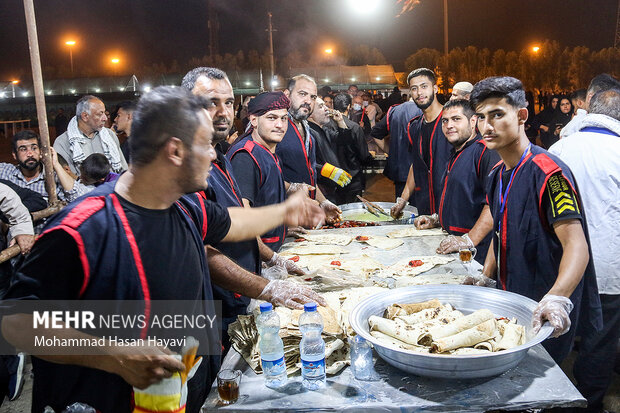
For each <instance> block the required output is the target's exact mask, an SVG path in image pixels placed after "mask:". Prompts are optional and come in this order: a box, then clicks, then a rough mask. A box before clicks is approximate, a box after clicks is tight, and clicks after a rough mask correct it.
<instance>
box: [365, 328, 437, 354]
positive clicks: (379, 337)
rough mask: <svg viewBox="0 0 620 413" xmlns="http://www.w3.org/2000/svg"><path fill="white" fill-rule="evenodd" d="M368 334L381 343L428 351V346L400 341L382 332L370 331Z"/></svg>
mask: <svg viewBox="0 0 620 413" xmlns="http://www.w3.org/2000/svg"><path fill="white" fill-rule="evenodd" d="M370 335H371V336H373V337H374V338H376V339H377V340H379V341H380V342H381V343H383V344H386V345H391V346H394V347H398V348H400V349H403V350H411V351H416V352H418V353H428V352H429V351H430V349H429V348H428V347H424V346H415V345H413V344H409V343H405V342H404V341H400V340H398V339H396V338H394V337H390V336H388V335H387V334H383V333H382V332H380V331H371V332H370Z"/></svg>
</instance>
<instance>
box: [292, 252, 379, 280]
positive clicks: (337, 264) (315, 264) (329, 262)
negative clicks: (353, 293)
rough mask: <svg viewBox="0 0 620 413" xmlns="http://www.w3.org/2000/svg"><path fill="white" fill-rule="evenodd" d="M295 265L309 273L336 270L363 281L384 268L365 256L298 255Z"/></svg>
mask: <svg viewBox="0 0 620 413" xmlns="http://www.w3.org/2000/svg"><path fill="white" fill-rule="evenodd" d="M296 263H297V265H298V266H299V267H301V268H307V269H308V271H309V272H311V273H312V272H316V271H320V270H322V269H326V270H336V271H344V272H347V273H349V274H351V275H354V276H358V277H361V278H363V279H368V277H369V276H370V275H371V274H373V273H374V272H376V271H378V270H381V269H383V268H384V265H383V264H381V263H380V262H379V261H377V260H375V259H373V258H370V257H369V256H368V255H365V254H364V255H362V256H360V257H355V258H353V257H348V255H346V256H341V255H300V256H299V259H298V260H297V261H296Z"/></svg>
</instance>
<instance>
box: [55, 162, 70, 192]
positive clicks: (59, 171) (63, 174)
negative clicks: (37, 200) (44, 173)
mask: <svg viewBox="0 0 620 413" xmlns="http://www.w3.org/2000/svg"><path fill="white" fill-rule="evenodd" d="M54 171H55V172H56V176H58V181H60V185H62V187H63V189H64V190H65V191H70V190H72V189H73V184H74V183H75V179H73V177H72V176H71V175H69V174H68V173H67V171H65V170H64V169H63V167H62V166H60V164H56V165H54Z"/></svg>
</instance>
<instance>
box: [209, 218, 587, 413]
mask: <svg viewBox="0 0 620 413" xmlns="http://www.w3.org/2000/svg"><path fill="white" fill-rule="evenodd" d="M406 227H407V226H405V225H385V226H378V227H360V228H347V229H335V230H334V229H331V230H321V231H319V232H318V233H330V232H331V231H336V232H335V233H338V234H344V233H346V234H351V235H354V236H356V235H376V236H377V235H385V234H386V233H388V232H390V231H394V230H397V229H402V228H406ZM442 238H443V237H442V236H424V237H412V238H405V239H403V241H404V244H403V245H401V246H400V247H398V248H396V249H393V250H390V251H385V250H379V249H377V248H374V247H366V246H365V244H360V243H356V242H355V241H354V242H352V243H351V244H349V245H348V246H347V247H345V248H346V249H347V250H348V251H349V252H350V253H351V254H352V255H354V256H358V255H359V254H362V253H364V254H367V255H369V256H371V257H372V258H375V259H376V260H377V261H379V262H381V263H382V264H384V265H390V264H393V263H395V262H396V261H398V260H399V259H401V258H403V257H404V256H405V255H416V256H420V255H433V254H435V249H436V248H437V246H438V245H439V242H440V241H441V239H442ZM290 241H292V240H290ZM284 248H286V246H285V247H284ZM454 256H456V254H455V255H454ZM445 273H454V274H464V273H465V269H464V267H463V266H462V265H461V264H460V263H459V262H458V261H457V260H455V261H453V262H451V263H449V264H446V265H441V266H438V267H435V268H433V269H432V270H430V271H428V272H426V273H424V275H428V274H445ZM418 277H420V276H418ZM385 284H386V285H384V286H388V287H391V288H393V287H394V286H395V285H393V281H392V282H390V280H387V281H386V282H385ZM374 356H375V358H376V363H375V368H376V371H377V373H378V374H379V377H380V379H379V380H378V381H374V382H364V381H358V380H356V379H355V378H354V377H353V374H352V371H351V369H350V368H349V367H347V368H345V369H343V370H342V371H341V372H340V373H339V374H337V375H334V376H328V377H327V384H326V386H325V388H323V389H321V390H320V391H317V392H310V391H307V390H305V389H304V388H303V387H302V385H301V376H300V375H299V373H297V374H296V375H293V376H290V377H289V383H288V384H287V385H286V387H284V388H283V389H280V390H277V391H276V390H272V389H269V388H267V387H265V385H264V379H263V376H262V375H256V374H255V373H254V371H252V369H251V368H250V367H249V365H248V364H247V363H246V362H245V360H244V359H243V358H242V357H241V355H240V354H239V353H237V352H236V351H235V350H234V349H231V350H230V351H229V353H228V354H227V355H226V357H225V358H224V361H223V363H222V369H238V370H241V371H242V373H243V375H242V378H241V385H240V397H239V401H238V402H237V403H235V404H232V405H230V406H218V396H217V387H216V386H217V384H216V383H214V385H213V388H212V389H211V392H210V394H209V396H208V398H207V401H206V402H205V405H204V407H203V411H205V412H210V411H220V410H221V411H225V412H272V411H273V412H276V411H295V412H299V411H339V412H340V411H351V412H353V411H355V412H358V411H364V412H417V411H445V412H449V411H459V412H483V411H488V410H498V409H501V410H523V409H533V408H552V407H572V406H581V407H585V406H586V401H585V399H584V398H583V397H582V396H581V394H580V393H579V392H578V391H577V389H576V388H575V387H574V386H573V384H572V383H571V382H570V380H569V379H568V378H567V377H566V375H565V374H564V373H563V372H562V370H561V369H560V367H559V366H558V365H557V364H556V363H555V362H554V361H553V359H551V357H550V356H549V354H548V353H547V352H546V351H545V349H544V348H543V347H542V346H541V345H537V346H535V347H532V348H531V349H530V350H529V352H528V354H527V356H526V357H525V359H524V360H523V361H522V362H521V363H520V364H519V365H518V366H517V367H515V368H513V369H511V370H509V371H507V372H506V373H504V374H502V375H500V376H496V377H490V378H486V379H472V380H441V379H431V378H424V377H418V376H414V375H411V374H408V373H405V372H402V371H400V370H398V369H396V368H394V367H392V366H389V365H388V364H387V363H385V362H384V361H383V360H381V359H380V358H378V357H377V355H376V353H374Z"/></svg>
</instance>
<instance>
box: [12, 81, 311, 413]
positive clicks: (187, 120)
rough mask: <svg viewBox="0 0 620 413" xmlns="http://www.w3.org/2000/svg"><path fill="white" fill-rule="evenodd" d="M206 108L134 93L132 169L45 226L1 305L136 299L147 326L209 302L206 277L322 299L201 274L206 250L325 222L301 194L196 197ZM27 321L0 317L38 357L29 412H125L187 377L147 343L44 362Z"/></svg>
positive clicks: (210, 367)
mask: <svg viewBox="0 0 620 413" xmlns="http://www.w3.org/2000/svg"><path fill="white" fill-rule="evenodd" d="M206 107H207V103H206V102H205V101H204V100H202V99H200V98H198V97H195V96H194V95H192V94H191V92H189V91H187V90H184V89H181V88H171V87H159V88H157V89H155V90H153V91H152V92H150V93H148V94H146V95H145V96H143V97H142V99H141V100H140V102H139V104H138V107H137V109H136V111H135V112H134V120H133V124H132V139H133V140H134V144H135V146H134V147H132V149H136V150H135V151H133V153H132V165H131V168H130V170H129V171H128V172H126V173H125V174H123V175H122V176H121V177H120V178H119V179H118V181H116V182H110V183H107V184H104V185H101V186H100V187H99V188H97V189H96V190H95V191H93V192H91V193H90V194H89V195H88V196H87V197H85V198H83V199H82V200H81V201H80V202H78V203H73V204H71V205H70V206H68V207H67V208H65V209H64V210H63V211H61V212H60V213H59V214H57V215H56V216H55V217H53V218H52V219H51V220H50V222H49V223H48V224H47V225H46V228H45V230H44V233H43V235H42V236H41V238H40V239H39V240H38V241H37V242H36V243H35V246H34V248H33V251H32V253H31V255H30V256H28V257H27V259H26V261H25V263H24V264H23V265H22V267H21V268H19V269H18V271H17V274H16V280H15V282H14V283H13V284H12V285H11V287H10V289H9V291H8V293H7V296H6V298H7V299H28V300H55V301H61V300H78V299H79V300H116V301H119V302H120V301H127V300H138V301H144V303H145V304H144V305H145V314H144V315H145V317H146V318H147V319H148V317H149V313H148V311H146V308H150V307H149V304H148V303H150V301H151V300H183V301H190V302H191V301H194V302H198V300H203V301H204V302H205V303H209V302H210V300H212V296H211V275H212V276H213V280H214V282H217V283H218V284H220V285H223V286H225V287H229V288H231V289H234V290H236V291H240V292H241V293H243V294H246V295H247V296H249V297H258V298H261V299H265V300H269V301H273V302H280V301H281V300H286V299H287V298H288V299H290V300H300V301H309V300H313V301H314V300H317V299H318V300H319V301H322V300H321V299H320V297H319V296H318V295H316V294H313V293H310V294H309V295H308V292H307V291H300V290H299V288H298V287H296V286H289V285H285V284H282V282H280V283H275V284H273V282H272V283H268V282H267V281H266V280H264V279H261V278H260V277H256V276H253V278H249V277H248V278H235V277H231V276H230V274H229V273H228V272H215V273H213V274H210V272H209V268H208V266H207V263H206V256H205V253H204V245H205V244H208V243H215V242H219V241H238V240H243V239H251V238H253V237H255V236H256V235H257V234H260V233H262V232H264V231H267V230H269V229H271V228H272V227H276V226H278V225H282V223H286V224H289V225H300V224H306V225H315V224H316V223H317V222H318V221H320V220H321V218H322V217H323V215H322V212H321V211H320V209H319V208H318V207H317V206H316V205H314V204H313V203H312V201H310V200H307V198H306V199H304V198H303V197H302V196H301V194H300V196H296V197H291V198H289V200H288V201H287V202H286V203H284V204H280V205H277V206H274V207H270V208H263V209H258V208H257V209H256V210H252V211H247V210H245V209H243V208H237V209H231V210H229V211H227V210H225V209H223V208H222V207H220V206H218V205H217V204H215V203H212V202H209V201H207V200H206V199H204V197H203V196H202V195H201V194H200V193H193V192H195V191H201V190H204V189H205V186H206V182H207V176H208V174H209V169H210V166H211V162H212V161H213V159H214V157H215V152H214V150H213V146H212V142H211V139H212V134H213V126H212V120H211V118H210V116H209V113H208V112H207V110H206ZM184 194H191V195H184ZM229 265H231V266H234V265H236V264H234V263H233V262H232V261H230V264H229ZM300 293H301V295H300ZM304 294H305V295H304ZM276 295H277V296H278V297H276ZM287 296H288V297H287ZM279 300H280V301H279ZM5 304H6V302H5ZM209 305H210V306H212V304H209ZM206 310H208V309H206ZM32 320H33V317H32V315H31V314H12V315H5V316H4V317H3V318H2V331H3V334H4V337H5V339H6V340H7V341H9V342H10V343H11V344H13V345H14V346H16V347H18V348H20V349H24V350H26V351H30V352H35V350H36V351H37V353H38V356H37V357H33V367H34V372H35V378H34V388H33V411H37V412H39V411H42V410H43V408H44V406H46V405H49V406H51V407H52V408H53V409H54V410H56V411H61V410H62V409H64V408H65V407H66V406H68V405H70V404H72V403H74V402H82V403H86V404H88V405H90V406H92V407H94V408H95V409H97V410H98V411H100V412H103V413H108V412H110V413H118V412H127V413H129V412H131V411H132V404H133V400H132V386H134V387H136V388H139V389H144V388H146V387H149V386H150V385H152V384H154V383H158V382H159V381H161V380H162V379H163V378H166V377H171V375H172V373H173V372H177V371H182V370H184V364H183V363H181V362H179V361H178V360H177V359H176V358H174V357H173V356H171V355H170V353H169V351H168V350H167V349H162V348H160V347H152V346H143V347H137V348H136V347H134V348H132V349H131V350H128V349H127V348H126V347H124V346H119V345H118V344H116V343H114V342H106V343H105V346H104V347H95V348H96V349H97V350H98V351H100V355H98V356H96V357H93V356H88V355H84V354H83V353H78V352H76V353H77V354H76V353H73V354H69V355H49V354H48V355H44V354H41V348H37V346H36V341H35V337H36V335H37V334H38V335H40V334H41V333H42V330H43V329H34V328H32V326H33V321H32ZM149 327H151V326H149V325H147V327H146V328H147V330H148V328H149ZM147 330H144V331H145V332H148V331H147ZM211 331H212V332H213V334H215V337H210V339H211V341H213V342H215V343H217V340H218V337H217V331H216V330H215V331H213V329H211ZM53 335H54V337H56V338H58V339H59V340H62V339H63V338H85V339H88V338H93V336H90V335H88V334H86V333H84V332H81V331H78V330H74V329H70V328H65V329H55V330H54V332H53ZM51 350H52V349H50V351H51ZM64 354H67V352H65V353H64ZM211 354H214V353H211ZM218 359H219V357H217V356H212V357H211V356H210V357H205V360H203V363H202V364H201V365H200V368H199V369H198V371H197V372H196V375H195V376H194V378H193V379H192V380H190V381H189V382H188V389H189V390H188V397H187V406H186V411H188V412H198V411H199V410H200V406H201V405H202V403H203V401H204V399H205V397H206V394H207V392H208V388H209V386H210V383H211V382H212V380H213V378H214V376H215V373H216V371H217V368H218Z"/></svg>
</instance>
